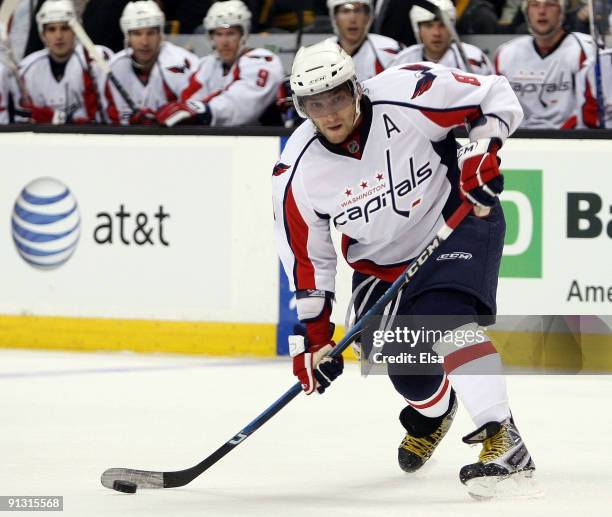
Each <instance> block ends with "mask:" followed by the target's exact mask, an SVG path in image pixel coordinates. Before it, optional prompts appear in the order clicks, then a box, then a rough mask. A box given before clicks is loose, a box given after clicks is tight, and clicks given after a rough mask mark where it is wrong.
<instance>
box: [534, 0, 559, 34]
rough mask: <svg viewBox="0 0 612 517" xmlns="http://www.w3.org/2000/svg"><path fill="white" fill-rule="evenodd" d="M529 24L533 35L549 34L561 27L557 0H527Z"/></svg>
mask: <svg viewBox="0 0 612 517" xmlns="http://www.w3.org/2000/svg"><path fill="white" fill-rule="evenodd" d="M527 17H528V18H529V26H530V27H531V30H532V32H533V34H534V35H535V36H544V37H545V36H550V35H552V34H554V33H555V32H556V31H557V29H559V27H561V6H560V5H559V0H542V1H538V0H529V2H528V3H527Z"/></svg>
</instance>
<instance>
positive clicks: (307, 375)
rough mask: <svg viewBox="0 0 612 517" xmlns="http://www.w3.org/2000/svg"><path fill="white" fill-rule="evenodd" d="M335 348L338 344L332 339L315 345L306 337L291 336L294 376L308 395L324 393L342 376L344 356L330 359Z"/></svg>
mask: <svg viewBox="0 0 612 517" xmlns="http://www.w3.org/2000/svg"><path fill="white" fill-rule="evenodd" d="M294 331H297V329H294ZM332 333H333V331H332ZM334 346H336V343H334V342H333V341H332V340H331V339H329V340H328V341H327V342H325V343H320V344H317V345H315V344H311V343H310V342H309V340H308V337H306V336H303V335H294V336H289V353H290V355H291V357H293V375H295V376H296V377H297V378H298V380H299V381H300V383H301V385H302V389H303V390H304V392H305V393H306V395H310V394H312V393H313V392H314V391H315V390H316V391H318V392H319V393H323V392H324V391H325V389H326V388H328V387H329V385H330V384H331V383H332V381H333V380H335V379H336V378H337V377H339V376H340V375H341V374H342V371H343V370H344V359H343V358H342V356H341V355H340V356H338V357H328V354H329V353H330V352H331V351H332V350H333V348H334Z"/></svg>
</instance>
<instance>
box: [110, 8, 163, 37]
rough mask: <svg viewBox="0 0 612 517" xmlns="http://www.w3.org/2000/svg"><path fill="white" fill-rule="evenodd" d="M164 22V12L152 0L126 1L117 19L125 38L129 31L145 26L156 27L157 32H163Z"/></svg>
mask: <svg viewBox="0 0 612 517" xmlns="http://www.w3.org/2000/svg"><path fill="white" fill-rule="evenodd" d="M165 23H166V17H165V16H164V13H163V12H162V10H161V9H160V8H159V5H157V3H156V2H154V1H153V0H138V1H136V2H128V4H127V5H126V6H125V8H124V9H123V12H122V13H121V18H120V19H119V26H120V27H121V31H122V32H123V35H124V36H125V38H126V40H127V37H128V33H129V32H130V31H133V30H138V29H144V28H147V27H158V28H159V32H160V33H163V30H164V25H165Z"/></svg>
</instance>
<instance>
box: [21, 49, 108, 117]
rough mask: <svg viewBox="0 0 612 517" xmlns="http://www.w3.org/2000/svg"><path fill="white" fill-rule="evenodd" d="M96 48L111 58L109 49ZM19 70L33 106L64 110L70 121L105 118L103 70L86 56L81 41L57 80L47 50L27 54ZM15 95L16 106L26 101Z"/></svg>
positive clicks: (105, 56)
mask: <svg viewBox="0 0 612 517" xmlns="http://www.w3.org/2000/svg"><path fill="white" fill-rule="evenodd" d="M96 47H97V49H98V51H100V53H101V54H102V55H103V56H104V58H105V59H106V60H109V59H110V58H111V57H112V55H113V53H112V51H111V50H109V49H108V48H106V47H103V46H99V45H97V46H96ZM19 69H20V73H21V77H22V78H23V83H24V85H25V89H26V92H27V94H28V96H29V97H30V101H31V103H32V105H34V106H37V107H41V108H42V107H49V108H53V109H56V110H61V111H64V112H65V113H66V115H67V117H68V120H69V121H73V122H95V121H98V122H101V121H102V120H103V119H104V108H105V106H104V98H103V95H102V92H103V85H104V73H103V72H102V70H101V69H100V68H99V67H98V65H96V63H95V62H93V61H92V60H91V58H89V57H88V56H86V54H85V50H84V48H83V46H82V45H81V44H78V45H76V47H75V49H74V52H73V53H72V55H71V56H70V58H69V59H68V61H67V62H66V65H65V68H64V75H63V76H62V77H61V79H59V80H57V79H56V78H55V76H54V75H53V72H52V70H51V58H50V57H49V51H48V50H47V49H43V50H39V51H37V52H34V53H32V54H30V55H28V56H26V57H25V58H24V59H23V60H22V61H21V63H20V64H19ZM15 95H16V97H17V99H16V102H15V104H16V105H20V104H22V105H24V106H25V105H26V104H27V103H24V99H21V98H19V91H18V90H16V91H15ZM49 122H50V121H49Z"/></svg>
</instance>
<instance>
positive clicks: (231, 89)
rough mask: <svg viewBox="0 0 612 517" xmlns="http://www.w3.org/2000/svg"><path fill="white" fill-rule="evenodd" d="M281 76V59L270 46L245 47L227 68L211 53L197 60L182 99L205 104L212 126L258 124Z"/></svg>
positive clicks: (272, 99)
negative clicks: (208, 109) (196, 65)
mask: <svg viewBox="0 0 612 517" xmlns="http://www.w3.org/2000/svg"><path fill="white" fill-rule="evenodd" d="M282 80H283V66H282V64H281V60H280V59H279V57H278V56H277V55H276V54H273V53H272V52H270V51H269V50H265V49H263V48H256V49H246V50H245V51H244V52H243V53H242V55H241V56H240V57H239V58H238V59H237V60H236V61H235V62H234V64H233V65H232V66H231V67H230V68H229V69H227V68H225V67H224V65H223V62H222V61H221V59H219V57H218V56H217V54H216V53H213V54H211V55H209V56H206V57H204V58H203V59H202V60H201V61H200V63H199V65H198V68H197V70H196V71H195V73H194V74H193V75H192V76H191V78H190V79H189V85H188V86H187V88H185V90H184V91H183V93H182V94H181V99H182V100H188V99H193V100H198V101H204V102H205V103H206V104H208V107H209V108H210V110H211V115H212V120H211V125H212V126H239V125H244V124H257V123H258V119H259V117H261V115H262V114H263V112H264V111H265V110H266V109H267V108H268V107H269V106H270V104H272V103H273V102H274V101H275V100H276V94H277V92H278V89H279V87H280V85H281V83H282Z"/></svg>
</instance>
